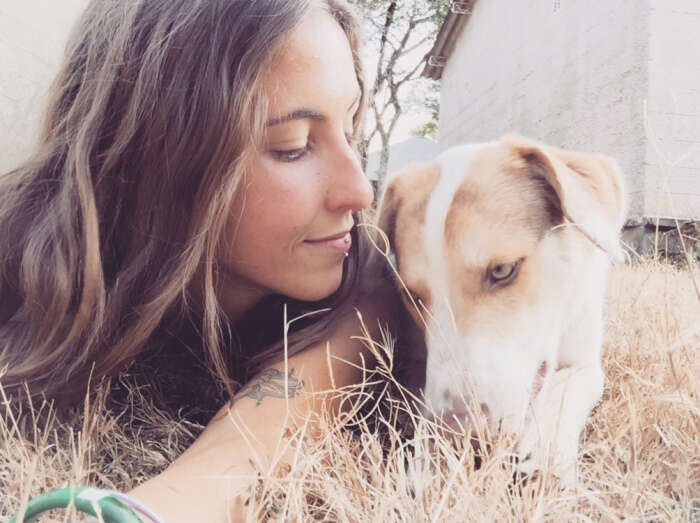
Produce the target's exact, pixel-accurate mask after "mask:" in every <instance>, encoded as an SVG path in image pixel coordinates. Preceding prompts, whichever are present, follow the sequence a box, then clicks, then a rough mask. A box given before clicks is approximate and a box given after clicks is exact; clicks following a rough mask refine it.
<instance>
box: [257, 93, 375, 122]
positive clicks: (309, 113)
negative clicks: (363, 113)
mask: <svg viewBox="0 0 700 523" xmlns="http://www.w3.org/2000/svg"><path fill="white" fill-rule="evenodd" d="M361 96H362V93H359V92H358V93H357V96H355V99H354V100H353V101H352V103H351V104H350V107H348V110H350V109H352V108H353V107H354V106H355V104H357V103H358V102H359V101H360V97H361ZM305 118H311V119H312V120H325V119H326V116H325V115H323V114H321V113H319V112H318V111H314V110H313V109H306V108H300V109H295V110H294V111H292V112H291V113H289V114H286V115H284V116H280V117H279V118H273V119H271V120H268V121H267V123H266V124H265V126H266V127H272V126H273V125H279V124H282V123H285V122H289V121H292V120H303V119H305Z"/></svg>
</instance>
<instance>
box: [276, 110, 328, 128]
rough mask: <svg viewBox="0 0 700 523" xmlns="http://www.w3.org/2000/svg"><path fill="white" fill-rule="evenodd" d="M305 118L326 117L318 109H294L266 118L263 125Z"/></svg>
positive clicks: (318, 118) (317, 118)
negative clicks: (269, 118)
mask: <svg viewBox="0 0 700 523" xmlns="http://www.w3.org/2000/svg"><path fill="white" fill-rule="evenodd" d="M305 118H311V119H312V120H325V119H326V117H325V116H324V115H322V114H321V113H319V112H318V111H314V110H313V109H296V110H294V111H292V112H291V113H289V114H287V115H285V116H280V117H279V118H273V119H272V120H268V121H267V123H266V124H265V125H266V126H267V127H271V126H273V125H279V124H281V123H285V122H289V121H291V120H303V119H305Z"/></svg>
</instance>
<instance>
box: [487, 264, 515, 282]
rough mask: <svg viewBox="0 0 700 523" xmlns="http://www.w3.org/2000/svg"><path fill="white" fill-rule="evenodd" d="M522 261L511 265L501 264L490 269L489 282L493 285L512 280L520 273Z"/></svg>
mask: <svg viewBox="0 0 700 523" xmlns="http://www.w3.org/2000/svg"><path fill="white" fill-rule="evenodd" d="M521 261H522V260H518V261H514V262H511V263H500V264H498V265H494V266H493V267H491V268H490V269H489V273H488V274H489V280H491V282H492V283H505V282H507V281H510V280H512V279H513V278H515V276H516V275H517V273H518V269H519V268H520V263H521Z"/></svg>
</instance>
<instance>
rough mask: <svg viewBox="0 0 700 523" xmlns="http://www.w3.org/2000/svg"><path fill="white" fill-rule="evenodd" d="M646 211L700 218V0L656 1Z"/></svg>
mask: <svg viewBox="0 0 700 523" xmlns="http://www.w3.org/2000/svg"><path fill="white" fill-rule="evenodd" d="M650 17H651V18H650V19H651V39H650V56H649V73H650V74H649V103H648V115H649V118H648V123H649V128H650V131H651V132H650V136H649V141H648V144H647V191H646V198H645V212H646V214H647V215H648V216H651V217H655V216H660V217H673V216H677V217H682V218H694V219H700V1H699V0H652V1H651V11H650Z"/></svg>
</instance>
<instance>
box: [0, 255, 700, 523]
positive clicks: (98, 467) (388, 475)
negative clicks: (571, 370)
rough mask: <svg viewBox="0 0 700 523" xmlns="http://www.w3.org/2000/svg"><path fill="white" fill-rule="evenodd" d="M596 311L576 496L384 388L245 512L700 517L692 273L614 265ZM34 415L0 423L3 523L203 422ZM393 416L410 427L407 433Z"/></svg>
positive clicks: (131, 468) (133, 470)
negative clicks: (375, 401) (373, 404)
mask: <svg viewBox="0 0 700 523" xmlns="http://www.w3.org/2000/svg"><path fill="white" fill-rule="evenodd" d="M692 274H694V277H695V279H696V280H700V271H698V270H697V269H695V270H694V271H693V273H692ZM607 318H608V319H607V340H606V344H605V355H604V359H605V364H604V366H605V369H606V373H607V376H608V383H607V386H606V392H605V395H604V398H603V400H602V401H601V403H600V404H599V405H598V407H597V408H596V409H595V411H594V413H593V415H592V417H591V419H590V420H589V423H588V425H587V429H586V431H585V434H584V436H583V438H582V442H581V451H580V457H579V469H580V470H579V477H580V485H579V487H578V489H576V490H574V491H563V490H561V489H560V488H559V487H558V484H557V480H556V478H555V477H553V476H552V475H551V474H550V473H549V472H548V471H546V470H545V471H542V473H540V474H538V475H537V476H536V477H532V478H529V479H528V480H527V481H526V482H524V483H519V484H517V485H516V484H514V483H513V480H512V465H511V461H510V456H509V452H508V445H507V442H503V441H493V442H492V445H491V447H490V448H489V451H488V454H486V455H483V456H481V466H480V467H478V468H477V467H476V466H475V455H474V452H475V451H474V450H473V449H472V446H471V445H468V444H465V443H466V442H465V441H456V442H454V441H448V440H446V439H445V438H443V437H441V436H440V435H439V433H438V431H437V430H436V428H435V427H434V426H433V425H432V424H431V423H429V422H426V421H424V420H418V419H415V418H411V417H410V416H408V415H406V414H405V413H402V412H400V410H401V408H400V406H399V404H398V403H396V402H393V401H391V400H390V399H387V398H388V396H387V395H383V396H382V397H383V398H384V399H383V401H382V404H383V409H382V411H381V412H382V413H381V414H379V413H378V411H374V412H371V413H369V415H367V412H366V409H365V410H364V411H363V412H362V413H357V414H356V416H355V417H354V423H355V428H354V430H353V431H347V430H339V428H338V427H331V426H330V425H326V429H327V430H326V432H325V434H326V436H325V437H322V438H321V439H320V440H315V441H312V440H308V439H307V440H296V439H294V438H293V439H294V441H295V443H294V447H295V449H296V450H295V452H294V453H293V454H294V458H293V460H292V462H291V465H288V466H285V467H284V468H282V469H281V470H277V471H276V472H275V473H273V474H267V473H264V474H262V475H261V479H260V480H259V481H258V487H257V489H256V490H255V492H253V493H252V495H249V496H248V505H247V509H248V515H249V517H248V519H249V520H250V521H259V520H268V521H310V520H315V521H319V520H320V521H351V522H355V521H356V522H370V521H371V522H375V521H381V522H385V521H386V522H390V521H403V522H423V521H426V522H427V521H436V522H437V521H440V522H442V521H644V522H652V521H699V522H700V385H698V381H699V380H700V358H699V356H700V297H699V296H698V295H697V294H696V290H695V288H694V286H693V281H692V275H691V272H690V271H688V270H679V269H676V268H674V267H673V266H671V265H667V264H660V263H654V262H645V263H642V264H639V265H635V266H619V267H616V268H615V269H614V272H613V276H612V280H611V285H610V288H609V293H608V306H607ZM355 393H357V391H355ZM375 397H376V396H375ZM35 411H37V412H39V413H41V416H39V415H38V414H37V412H34V413H30V412H25V413H23V414H22V416H21V417H20V418H19V419H6V420H4V421H3V420H0V442H1V444H0V520H5V519H6V518H7V517H8V516H9V515H10V514H11V513H13V512H14V511H15V510H17V509H18V508H19V507H20V505H21V504H22V503H23V502H24V501H26V500H27V499H28V498H29V497H31V496H35V495H37V494H39V493H41V492H44V491H45V490H47V489H50V488H56V487H61V486H66V485H67V484H78V485H88V484H90V485H99V486H105V487H109V488H116V489H119V490H128V489H130V488H131V487H133V486H134V485H136V484H138V483H139V482H141V481H143V480H144V479H145V478H146V477H149V476H151V475H152V474H154V473H156V472H157V471H158V470H161V469H162V468H164V467H165V465H166V464H167V463H168V462H169V461H170V460H172V459H173V458H174V457H175V456H176V455H177V454H178V453H179V452H181V450H182V449H183V448H184V447H186V446H187V444H188V443H189V442H190V441H191V440H192V439H193V438H194V437H195V435H196V434H197V432H198V431H199V430H200V427H199V426H198V425H195V424H192V423H188V422H184V421H181V420H178V419H177V418H176V417H173V416H172V415H168V414H167V413H165V412H162V411H159V410H158V409H156V408H154V407H153V405H152V404H151V403H150V402H149V400H148V398H147V397H146V396H145V395H144V394H142V393H141V391H140V390H138V389H134V390H133V391H132V396H131V400H130V403H129V405H128V406H127V407H126V408H125V409H123V411H118V412H115V411H113V410H112V411H109V410H107V409H105V398H104V394H102V395H98V398H97V400H95V401H93V404H91V405H85V407H84V409H83V410H81V411H77V412H75V413H74V414H73V415H71V416H70V417H69V418H70V419H67V420H60V421H59V420H58V419H57V418H56V417H55V416H54V415H53V414H52V413H51V412H50V409H48V408H47V407H46V406H44V407H40V406H36V408H35ZM363 416H364V417H363ZM38 417H43V418H44V419H43V420H42V422H40V423H38V422H37V421H36V420H37V419H38ZM396 417H400V418H402V419H403V420H404V422H405V423H406V422H407V423H409V425H411V429H412V431H411V432H412V436H411V437H410V438H409V439H408V440H406V438H405V435H404V437H403V438H402V437H399V434H398V432H397V430H396V429H395V425H396V424H395V423H394V422H393V420H394V419H395V418H396ZM363 420H364V421H363ZM370 421H371V422H370ZM370 427H371V428H370ZM377 429H381V430H377ZM406 464H409V468H410V469H412V472H411V473H410V474H407V472H406V469H407V467H406Z"/></svg>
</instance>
